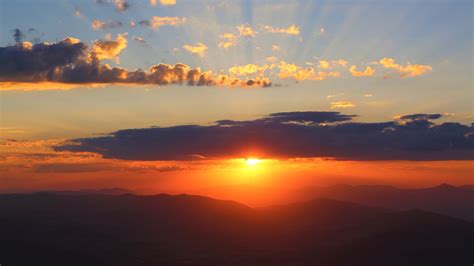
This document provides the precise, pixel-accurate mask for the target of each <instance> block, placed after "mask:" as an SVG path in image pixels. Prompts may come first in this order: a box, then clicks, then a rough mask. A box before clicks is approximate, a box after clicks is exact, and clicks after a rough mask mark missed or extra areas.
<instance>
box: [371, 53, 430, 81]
mask: <svg viewBox="0 0 474 266" xmlns="http://www.w3.org/2000/svg"><path fill="white" fill-rule="evenodd" d="M378 63H379V64H381V65H382V66H383V67H384V68H389V69H394V70H395V71H397V72H398V73H399V76H400V77H401V78H407V77H416V76H420V75H423V74H425V73H427V72H429V71H431V70H432V69H433V67H432V66H430V65H417V64H414V65H413V64H410V63H407V64H406V65H405V66H403V65H400V64H397V63H395V60H394V59H393V58H389V57H384V58H382V59H380V61H379V62H378Z"/></svg>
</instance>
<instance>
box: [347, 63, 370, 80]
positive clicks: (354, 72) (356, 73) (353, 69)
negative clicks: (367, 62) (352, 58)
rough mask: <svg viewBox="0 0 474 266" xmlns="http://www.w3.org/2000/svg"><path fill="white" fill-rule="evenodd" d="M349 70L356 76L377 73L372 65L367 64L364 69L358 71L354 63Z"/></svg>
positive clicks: (368, 75) (367, 75)
mask: <svg viewBox="0 0 474 266" xmlns="http://www.w3.org/2000/svg"><path fill="white" fill-rule="evenodd" d="M349 72H351V74H352V76H354V77H372V76H373V75H375V69H373V68H372V67H370V66H367V67H366V68H365V70H364V71H357V68H356V66H355V65H352V66H351V67H350V68H349Z"/></svg>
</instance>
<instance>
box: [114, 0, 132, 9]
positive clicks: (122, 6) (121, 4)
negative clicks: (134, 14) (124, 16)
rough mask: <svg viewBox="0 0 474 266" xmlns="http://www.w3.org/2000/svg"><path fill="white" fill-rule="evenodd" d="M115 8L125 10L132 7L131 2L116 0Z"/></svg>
mask: <svg viewBox="0 0 474 266" xmlns="http://www.w3.org/2000/svg"><path fill="white" fill-rule="evenodd" d="M114 4H115V9H116V10H117V11H119V12H124V11H125V10H127V9H128V8H130V4H129V3H128V2H127V1H125V0H114Z"/></svg>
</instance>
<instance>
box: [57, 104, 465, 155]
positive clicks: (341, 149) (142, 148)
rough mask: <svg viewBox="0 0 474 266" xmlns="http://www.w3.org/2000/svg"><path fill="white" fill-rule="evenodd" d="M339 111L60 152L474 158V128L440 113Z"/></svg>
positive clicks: (98, 142)
mask: <svg viewBox="0 0 474 266" xmlns="http://www.w3.org/2000/svg"><path fill="white" fill-rule="evenodd" d="M354 117H355V116H354V115H345V114H341V113H339V112H286V113H274V114H270V115H268V116H266V117H263V118H261V119H256V120H249V121H235V120H220V121H216V122H215V124H213V125H209V126H198V125H184V126H173V127H154V128H143V129H126V130H119V131H116V132H113V133H111V134H110V135H108V136H101V137H96V138H83V139H75V140H71V141H70V142H69V143H67V144H64V145H58V146H56V147H55V150H56V151H70V152H93V153H97V154H100V155H102V156H103V157H105V158H114V159H124V160H139V161H141V160H142V161H149V160H164V161H166V160H195V159H202V158H207V159H224V158H246V157H259V158H280V159H289V158H313V157H329V158H334V159H337V160H421V161H423V160H474V127H473V126H466V125H462V124H459V123H448V122H447V123H442V124H435V123H433V122H432V121H431V120H432V119H437V118H439V117H441V115H439V114H416V115H408V116H404V117H403V118H401V119H402V120H403V121H402V122H400V120H396V121H387V122H377V123H360V122H354V121H352V119H353V118H354Z"/></svg>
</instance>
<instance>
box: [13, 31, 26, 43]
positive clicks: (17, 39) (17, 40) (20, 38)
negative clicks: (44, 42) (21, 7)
mask: <svg viewBox="0 0 474 266" xmlns="http://www.w3.org/2000/svg"><path fill="white" fill-rule="evenodd" d="M24 37H25V34H24V33H23V32H22V31H21V30H20V29H14V30H13V39H14V40H15V43H21V42H22V41H23V38H24Z"/></svg>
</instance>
